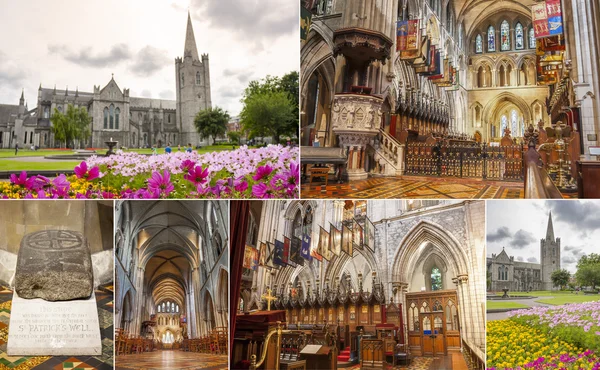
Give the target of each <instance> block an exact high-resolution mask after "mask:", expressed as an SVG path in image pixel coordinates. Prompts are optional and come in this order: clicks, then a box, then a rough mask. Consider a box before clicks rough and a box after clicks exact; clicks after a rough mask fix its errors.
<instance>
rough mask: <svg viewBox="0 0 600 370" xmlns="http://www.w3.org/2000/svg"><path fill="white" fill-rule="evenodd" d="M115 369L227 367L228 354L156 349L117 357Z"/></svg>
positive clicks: (215, 369)
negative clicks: (219, 354) (217, 354)
mask: <svg viewBox="0 0 600 370" xmlns="http://www.w3.org/2000/svg"><path fill="white" fill-rule="evenodd" d="M115 369H117V370H119V369H121V370H125V369H140V370H142V369H143V370H155V369H156V370H158V369H173V370H174V369H181V370H191V369H205V370H225V369H227V356H215V355H210V354H205V353H193V352H182V351H177V350H173V351H154V352H145V353H140V354H134V355H120V356H117V357H116V361H115Z"/></svg>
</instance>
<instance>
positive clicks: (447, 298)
mask: <svg viewBox="0 0 600 370" xmlns="http://www.w3.org/2000/svg"><path fill="white" fill-rule="evenodd" d="M250 203H251V205H250V207H249V216H248V224H247V234H246V235H247V236H246V243H245V244H246V249H245V250H246V256H248V255H249V256H252V255H253V254H254V255H255V256H256V258H255V260H256V263H254V264H253V263H252V260H253V258H252V257H250V258H244V266H250V267H251V268H250V269H249V268H246V267H242V266H235V265H233V264H234V262H232V269H235V268H240V269H243V273H242V274H241V281H239V282H237V281H233V280H232V283H231V284H232V286H233V285H235V284H240V293H239V297H234V296H232V297H231V299H232V300H234V299H236V298H237V301H235V303H233V304H235V305H236V307H237V319H236V320H237V321H236V323H235V331H236V335H235V336H234V338H235V339H234V344H233V348H232V358H231V364H232V366H234V368H236V366H238V365H239V364H240V362H241V361H243V360H249V361H251V363H252V358H251V356H250V355H252V354H255V355H256V362H257V365H258V366H260V365H261V363H262V365H263V366H266V367H269V366H274V364H275V362H276V361H278V362H279V363H280V364H285V366H287V367H288V368H291V367H292V366H296V362H297V361H306V366H307V367H306V368H316V367H318V368H323V369H325V368H339V367H345V366H353V364H356V363H360V364H361V366H362V367H366V368H370V366H375V367H377V366H382V365H383V364H384V363H385V362H386V361H387V362H390V363H391V362H396V361H406V360H408V361H415V363H425V364H432V362H435V363H433V364H432V365H433V366H434V368H435V366H438V367H439V366H450V368H451V366H452V365H448V364H451V363H452V362H454V363H455V366H460V365H456V364H463V365H464V366H467V365H466V363H471V364H473V365H474V366H476V367H477V365H482V366H483V361H484V343H485V327H484V320H485V301H484V285H483V276H484V274H483V271H484V268H485V248H484V214H485V209H484V208H485V205H484V203H483V202H481V201H476V202H471V201H466V202H456V201H407V200H394V201H350V200H346V201H343V200H333V201H292V202H289V201H288V202H284V201H278V202H264V203H261V202H250ZM234 226H235V225H234ZM330 237H331V239H329V238H330ZM330 243H331V244H330ZM340 244H341V248H340V247H339V246H340ZM236 245H237V244H236ZM288 245H289V246H290V248H289V249H288V247H287V246H288ZM300 245H301V246H300ZM280 247H281V248H282V249H281V250H282V251H283V252H282V254H279V250H280ZM298 248H301V249H300V251H298ZM348 248H350V249H348ZM288 251H289V254H288ZM346 251H347V252H346ZM309 254H310V255H311V257H308V255H309ZM302 256H304V257H302ZM281 257H283V260H284V262H282V259H281ZM285 261H287V264H286V263H285ZM248 264H249V265H248ZM252 267H253V268H252ZM232 276H233V275H232ZM232 279H233V277H232ZM233 289H234V288H233V287H232V290H233ZM269 289H271V290H272V292H273V295H274V296H275V298H276V299H275V300H274V301H273V302H272V303H271V311H269V312H267V310H268V304H267V301H266V297H265V295H264V293H268V290H269ZM259 317H264V321H263V320H259V319H258V318H259ZM276 321H282V322H284V321H285V323H286V324H285V328H284V329H286V330H285V331H284V332H283V334H281V335H280V336H278V338H275V337H277V335H276V334H274V335H275V337H273V339H271V341H272V342H271V343H270V344H268V345H267V344H266V343H264V342H263V339H261V337H260V335H259V334H260V332H262V331H263V330H276V328H277V324H276ZM252 322H261V324H260V327H259V326H257V325H256V324H254V326H252V325H250V323H252ZM279 340H280V341H281V342H280V343H281V348H276V346H274V344H273V343H275V341H279ZM278 343H279V342H278ZM310 345H316V346H321V347H320V348H321V349H320V350H319V351H318V352H317V353H316V354H311V353H310V351H309V353H306V352H307V351H306V350H305V346H306V347H309V346H310ZM265 347H267V350H266V355H265V352H264V348H265ZM299 353H305V354H303V355H298V354H299ZM397 353H404V354H408V356H407V357H408V358H406V357H397V358H395V359H393V357H394V356H392V354H397ZM463 355H464V356H463ZM278 358H279V360H277V359H278ZM274 361H275V362H274ZM251 367H252V365H251ZM282 368H283V367H282ZM445 368H448V367H445Z"/></svg>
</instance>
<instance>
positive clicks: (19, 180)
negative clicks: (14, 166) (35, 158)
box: [10, 171, 35, 190]
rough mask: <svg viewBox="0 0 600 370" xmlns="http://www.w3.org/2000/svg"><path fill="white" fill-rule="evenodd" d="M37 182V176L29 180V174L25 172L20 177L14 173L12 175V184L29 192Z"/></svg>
mask: <svg viewBox="0 0 600 370" xmlns="http://www.w3.org/2000/svg"><path fill="white" fill-rule="evenodd" d="M34 181H35V176H32V177H30V178H27V172H25V171H23V172H21V174H20V175H19V176H17V175H15V174H14V173H13V174H11V175H10V182H12V183H13V184H14V185H18V186H22V187H24V188H25V189H27V190H29V189H31V187H32V186H33V182H34Z"/></svg>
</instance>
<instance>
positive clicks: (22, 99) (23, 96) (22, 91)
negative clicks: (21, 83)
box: [19, 89, 25, 105]
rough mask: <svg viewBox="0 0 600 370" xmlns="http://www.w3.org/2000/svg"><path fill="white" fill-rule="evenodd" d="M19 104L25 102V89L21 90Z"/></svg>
mask: <svg viewBox="0 0 600 370" xmlns="http://www.w3.org/2000/svg"><path fill="white" fill-rule="evenodd" d="M19 102H20V103H21V105H22V104H23V103H24V102H25V89H22V90H21V99H19Z"/></svg>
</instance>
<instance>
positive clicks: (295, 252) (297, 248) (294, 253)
mask: <svg viewBox="0 0 600 370" xmlns="http://www.w3.org/2000/svg"><path fill="white" fill-rule="evenodd" d="M290 243H291V245H292V246H291V248H290V250H291V253H290V261H292V262H294V263H295V264H296V265H304V258H302V256H301V255H300V252H301V249H302V248H301V244H302V240H300V238H298V237H296V236H292V239H290Z"/></svg>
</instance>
